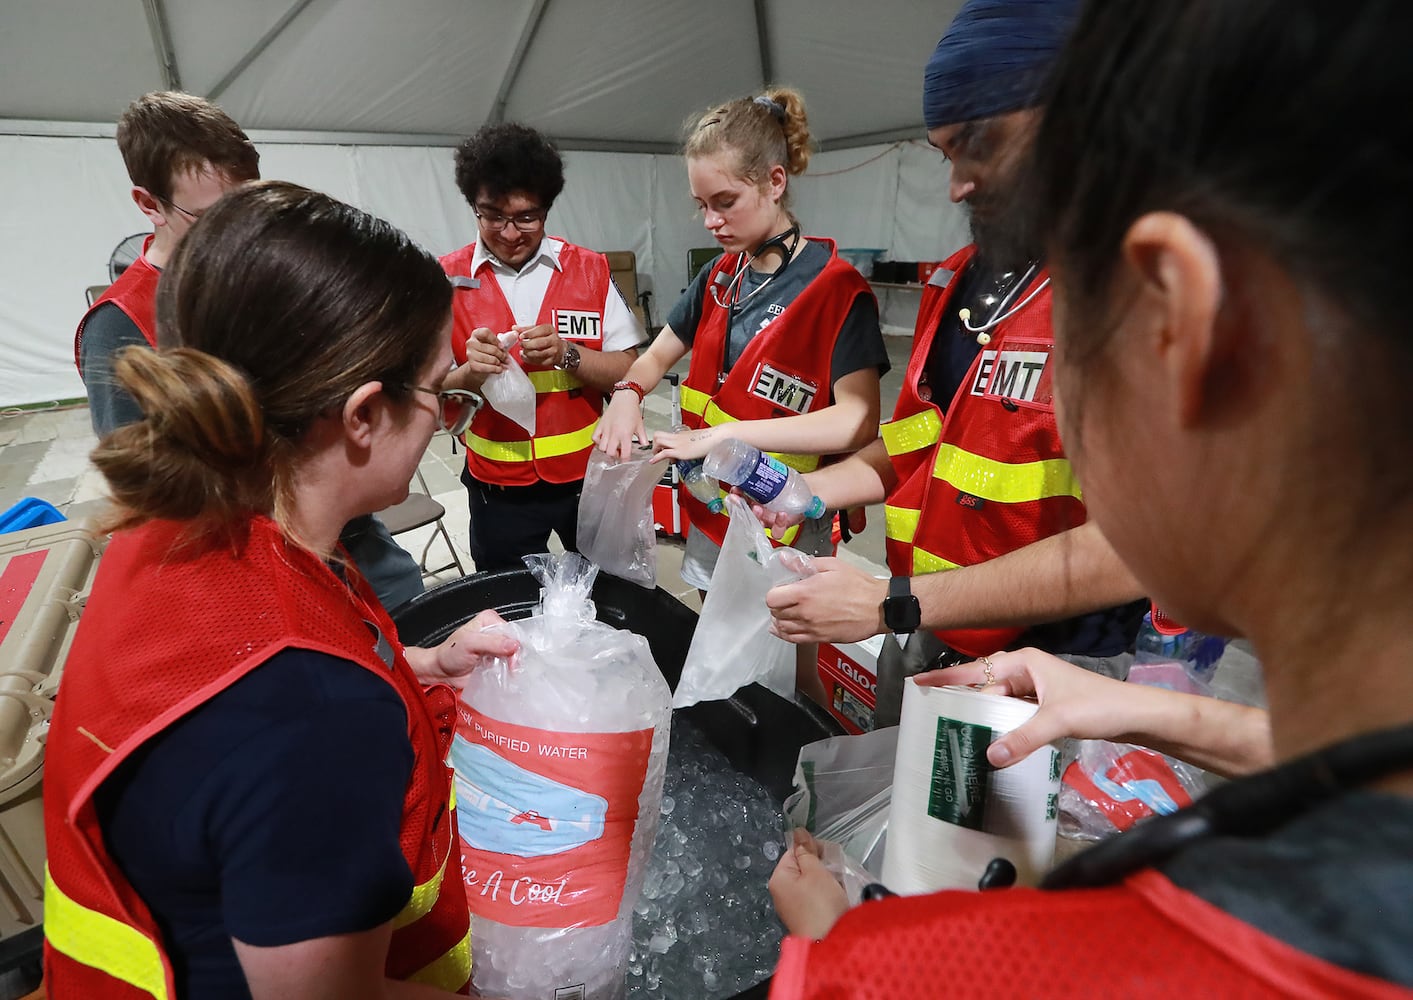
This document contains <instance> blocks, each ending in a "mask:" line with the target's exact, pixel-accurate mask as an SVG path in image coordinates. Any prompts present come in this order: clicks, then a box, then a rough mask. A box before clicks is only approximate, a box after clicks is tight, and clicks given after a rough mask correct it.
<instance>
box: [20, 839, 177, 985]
mask: <svg viewBox="0 0 1413 1000" xmlns="http://www.w3.org/2000/svg"><path fill="white" fill-rule="evenodd" d="M44 937H45V940H47V941H48V942H49V946H50V947H51V948H53V949H54V950H55V951H60V952H63V953H64V954H65V955H67V956H69V958H71V959H73V960H74V961H75V962H78V963H79V964H80V965H87V966H89V967H90V968H93V969H97V970H99V971H100V972H105V973H107V974H108V975H110V976H112V977H113V978H114V979H121V980H122V981H123V982H125V983H127V984H128V985H129V986H132V987H134V988H136V989H139V990H142V992H144V993H147V994H150V995H151V996H153V997H156V998H157V1000H167V976H166V973H165V972H164V971H163V969H162V953H161V952H160V951H158V950H157V945H156V944H154V943H153V941H152V939H151V938H149V937H147V936H146V935H145V934H143V933H142V932H141V931H140V930H138V929H137V928H136V927H132V926H130V925H128V924H125V923H123V922H122V921H121V920H116V919H114V918H113V917H110V916H108V915H107V914H104V913H99V912H98V911H97V910H90V909H89V908H88V907H86V906H84V905H83V904H82V903H78V902H75V901H74V900H73V899H71V898H70V897H69V896H68V895H66V894H65V893H64V890H62V889H60V888H59V886H58V885H57V884H56V883H55V882H54V878H53V876H51V875H50V874H49V866H48V865H45V866H44Z"/></svg>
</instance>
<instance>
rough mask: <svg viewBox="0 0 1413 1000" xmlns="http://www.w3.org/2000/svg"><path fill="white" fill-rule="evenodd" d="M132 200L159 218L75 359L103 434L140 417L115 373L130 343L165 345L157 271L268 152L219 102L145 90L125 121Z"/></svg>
mask: <svg viewBox="0 0 1413 1000" xmlns="http://www.w3.org/2000/svg"><path fill="white" fill-rule="evenodd" d="M117 137H118V151H119V152H120V153H122V156H123V163H124V164H125V165H126V166H127V169H128V177H129V178H130V179H131V180H132V185H133V187H132V200H133V202H134V203H135V204H136V205H137V207H138V210H139V211H141V212H142V214H143V215H145V216H147V218H148V220H149V221H150V222H151V223H152V235H151V236H149V237H148V238H147V242H146V243H145V244H143V249H142V255H141V256H140V257H138V259H137V260H136V261H134V262H133V263H132V264H131V265H130V266H129V267H128V269H127V270H126V271H124V272H123V273H122V274H121V275H120V276H119V277H118V280H117V281H115V282H113V284H112V285H111V286H110V287H109V288H108V290H107V291H105V292H104V293H103V295H102V297H101V298H99V299H98V301H96V302H95V303H94V304H93V306H92V307H91V308H90V309H89V310H88V312H87V313H86V314H85V315H84V317H83V319H82V320H80V321H79V326H78V332H77V334H76V335H75V338H74V363H75V364H77V365H78V370H79V376H80V377H81V378H82V379H83V381H84V385H85V387H87V389H88V411H89V418H90V419H91V420H92V422H93V432H94V433H95V434H97V435H98V436H99V437H102V436H103V435H105V434H107V433H108V432H109V431H112V430H114V429H116V428H118V427H121V426H123V425H124V424H130V423H133V422H135V421H138V420H141V419H142V411H141V410H139V409H138V407H137V404H136V403H135V402H133V399H132V397H131V396H129V395H128V394H127V393H126V392H125V391H124V390H123V389H122V388H120V387H119V386H118V385H117V383H116V382H115V381H114V379H113V358H114V357H115V356H116V355H117V353H118V352H119V351H120V350H122V349H123V348H125V347H130V346H134V345H136V346H139V347H140V346H143V345H146V346H148V347H154V348H155V347H156V346H157V316H156V312H157V310H156V303H157V279H158V278H159V277H160V276H161V273H162V268H163V267H164V266H166V263H167V261H168V259H170V257H171V256H172V254H173V253H174V252H175V251H176V249H177V245H178V244H179V243H181V241H182V237H184V236H185V235H186V234H187V230H189V229H190V228H191V227H192V225H193V224H194V223H195V222H196V220H197V219H198V218H199V217H200V216H201V213H202V212H204V211H206V209H207V208H208V207H210V206H211V205H213V204H215V202H216V201H217V200H218V199H219V198H220V197H221V195H223V194H225V193H226V192H227V191H229V190H230V189H231V188H233V187H235V186H236V185H238V184H241V183H243V182H245V181H249V180H255V179H256V178H258V177H259V176H260V154H259V152H257V151H256V149H255V145H254V144H253V143H252V142H251V141H250V139H249V138H248V137H247V136H246V134H245V133H244V132H243V131H241V127H240V126H239V125H237V124H236V123H235V122H234V121H232V120H231V118H230V116H229V115H227V114H226V113H225V112H224V111H222V110H221V109H220V108H218V107H216V106H215V105H214V104H212V103H210V102H209V101H206V100H203V99H202V98H200V97H194V96H192V95H191V94H182V93H177V92H175V91H161V92H157V93H151V94H143V95H142V96H141V97H139V98H138V99H137V100H135V101H133V102H132V104H131V105H129V106H128V109H127V110H126V111H124V112H123V116H122V117H121V118H119V119H118V136H117Z"/></svg>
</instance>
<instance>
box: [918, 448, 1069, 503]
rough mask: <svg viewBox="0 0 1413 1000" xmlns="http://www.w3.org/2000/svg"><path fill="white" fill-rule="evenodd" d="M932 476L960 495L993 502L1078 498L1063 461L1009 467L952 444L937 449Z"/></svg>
mask: <svg viewBox="0 0 1413 1000" xmlns="http://www.w3.org/2000/svg"><path fill="white" fill-rule="evenodd" d="M932 474H933V475H934V476H936V477H937V478H938V479H944V480H946V481H947V482H948V483H950V484H951V485H952V486H953V487H955V488H956V489H959V490H961V491H962V492H963V493H970V494H971V495H972V496H974V497H980V498H981V499H983V500H992V501H995V502H996V503H1026V502H1027V501H1032V500H1045V499H1047V498H1049V497H1063V496H1071V497H1074V498H1075V499H1079V498H1080V491H1079V482H1078V481H1077V480H1076V479H1075V477H1074V470H1073V469H1071V468H1070V463H1069V461H1068V460H1067V459H1063V458H1050V459H1045V460H1043V461H1039V462H1020V463H1017V464H1014V465H1012V464H1009V463H1006V462H998V461H996V460H995V459H990V458H982V457H981V456H980V455H973V454H972V453H971V452H968V451H963V450H962V449H960V448H958V447H957V446H956V445H954V444H944V445H942V446H941V447H940V448H938V449H937V463H936V464H935V465H934V466H933V469H932Z"/></svg>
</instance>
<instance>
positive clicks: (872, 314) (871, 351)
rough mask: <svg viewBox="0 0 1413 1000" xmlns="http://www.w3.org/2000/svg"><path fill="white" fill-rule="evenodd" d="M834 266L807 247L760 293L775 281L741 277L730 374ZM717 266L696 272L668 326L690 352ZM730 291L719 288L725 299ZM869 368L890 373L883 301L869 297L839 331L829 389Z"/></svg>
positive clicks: (819, 249) (754, 274)
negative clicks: (761, 336) (761, 335)
mask: <svg viewBox="0 0 1413 1000" xmlns="http://www.w3.org/2000/svg"><path fill="white" fill-rule="evenodd" d="M828 263H829V251H828V250H827V249H825V247H824V246H823V245H822V244H820V243H814V242H808V243H806V244H805V248H804V249H803V250H802V251H800V254H799V256H798V257H796V258H795V259H794V260H792V261H790V264H789V266H788V267H786V268H785V270H784V271H782V272H781V274H780V276H779V277H778V278H775V279H774V280H771V281H770V283H769V284H768V285H766V287H765V288H763V289H761V291H760V292H759V294H756V295H751V292H752V291H754V290H755V289H757V288H760V286H761V285H762V284H763V283H765V282H766V280H767V279H769V278H770V272H769V271H766V272H764V273H762V272H759V271H752V270H751V269H750V268H747V269H746V273H745V274H744V275H743V276H742V278H741V286H740V296H739V300H738V301H739V302H740V305H739V306H738V307H737V308H736V309H735V310H734V312H733V315H732V319H731V339H730V342H729V343H728V344H727V348H726V369H725V370H726V371H730V370H731V367H732V366H733V365H734V364H735V363H736V361H737V359H739V358H740V357H741V352H743V351H744V350H745V349H746V345H747V344H749V343H750V342H751V339H752V338H754V337H755V336H756V334H758V333H760V332H761V331H762V330H764V329H765V328H766V327H767V326H769V325H770V322H771V321H772V320H774V319H775V317H776V316H779V315H780V314H781V313H782V312H784V311H785V308H786V307H787V306H788V305H789V304H790V303H791V302H794V301H795V299H797V298H798V297H799V295H800V293H801V292H803V291H804V290H805V288H806V287H807V286H808V285H809V283H810V282H811V281H813V280H814V279H815V278H817V277H818V276H819V274H820V272H821V271H823V270H824V267H825V265H826V264H828ZM715 266H716V261H715V260H713V261H712V262H711V263H710V264H708V265H707V266H706V267H703V268H702V269H701V270H700V271H698V272H697V276H696V277H695V278H693V279H692V284H691V285H689V286H688V288H687V290H686V291H685V292H684V293H682V297H681V298H680V299H678V300H677V304H676V305H674V306H673V307H672V311H671V313H669V314H668V317H667V325H668V326H670V327H671V328H672V332H673V333H675V334H676V335H677V339H678V340H680V341H682V343H684V344H686V345H687V346H688V347H691V346H692V343H693V341H694V340H696V336H697V327H698V325H700V323H701V321H702V311H703V308H702V307H703V303H704V302H705V301H706V297H707V295H708V294H710V293H709V291H708V289H707V275H708V274H710V273H711V270H712V268H713V267H715ZM724 292H725V289H719V290H718V294H721V295H722V296H723V301H725V295H724ZM864 368H876V369H877V370H878V374H879V375H880V376H881V375H883V374H884V373H886V372H887V371H888V349H887V348H886V347H885V346H884V344H883V331H882V330H881V329H880V328H879V325H878V302H877V301H876V300H875V299H874V298H873V297H872V296H868V295H861V296H859V297H858V298H857V299H855V300H854V304H853V306H852V307H851V308H850V310H849V312H848V315H846V316H845V317H844V323H843V325H842V326H841V327H840V328H839V338H838V340H836V341H835V343H834V355H833V357H832V358H831V359H830V363H829V381H830V385H833V384H834V383H835V382H838V381H839V380H840V379H841V378H843V377H844V376H845V375H850V374H853V373H854V372H856V371H861V370H862V369H864Z"/></svg>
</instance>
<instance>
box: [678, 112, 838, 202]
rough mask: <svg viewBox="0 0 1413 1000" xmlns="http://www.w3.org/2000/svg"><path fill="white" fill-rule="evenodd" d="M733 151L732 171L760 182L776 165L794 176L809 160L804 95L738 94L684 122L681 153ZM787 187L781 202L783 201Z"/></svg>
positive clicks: (697, 155) (809, 150)
mask: <svg viewBox="0 0 1413 1000" xmlns="http://www.w3.org/2000/svg"><path fill="white" fill-rule="evenodd" d="M727 150H729V151H730V152H732V153H733V154H735V164H734V167H735V173H736V175H737V176H738V177H740V178H742V179H743V180H746V181H750V182H751V183H752V184H757V185H763V184H764V183H765V181H766V176H767V175H768V174H769V173H770V168H771V167H773V166H775V165H776V164H779V165H780V166H783V167H784V168H785V172H786V173H788V174H792V175H798V174H802V173H804V172H805V169H806V168H807V167H808V166H809V164H810V154H811V153H812V149H811V140H810V124H809V119H808V117H807V116H806V115H805V99H804V98H803V97H801V96H800V92H799V91H797V90H792V89H790V88H789V87H767V88H766V89H765V92H764V93H763V94H761V95H760V96H759V97H740V98H737V99H736V100H734V101H728V102H727V103H725V104H719V105H717V106H716V107H714V108H712V109H711V110H710V111H708V112H706V113H705V114H703V115H700V116H698V117H696V118H695V119H689V120H688V123H687V138H686V141H685V142H684V143H683V147H682V153H683V155H684V156H686V157H687V158H688V159H692V158H695V157H700V156H714V155H716V154H718V153H721V152H724V151H727ZM789 196H790V191H789V188H788V187H787V188H786V190H785V198H784V199H782V201H783V202H784V203H786V204H788V201H789Z"/></svg>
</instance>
